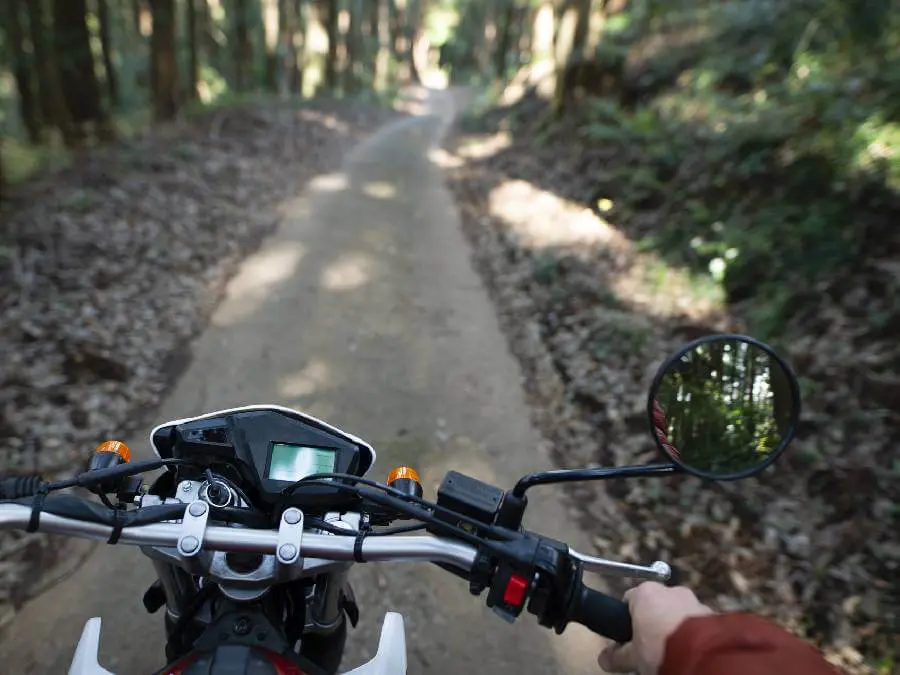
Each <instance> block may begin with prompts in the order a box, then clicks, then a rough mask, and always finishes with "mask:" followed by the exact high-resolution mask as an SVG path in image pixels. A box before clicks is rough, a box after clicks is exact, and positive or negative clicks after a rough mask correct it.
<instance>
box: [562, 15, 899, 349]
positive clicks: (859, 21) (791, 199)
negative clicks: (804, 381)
mask: <svg viewBox="0 0 900 675" xmlns="http://www.w3.org/2000/svg"><path fill="white" fill-rule="evenodd" d="M888 4H889V3H888V2H887V1H886V0H884V1H880V2H877V3H874V4H873V5H872V6H871V7H870V6H868V5H867V6H866V7H865V8H860V7H856V6H854V7H853V8H852V10H851V8H850V7H849V5H848V4H847V3H838V2H834V1H831V0H787V1H785V0H765V1H758V2H757V1H755V0H738V1H734V2H726V3H710V2H706V1H705V0H680V1H678V2H675V3H667V4H654V3H651V4H649V5H648V6H647V12H648V13H647V14H646V15H645V16H643V17H642V18H641V20H637V19H635V17H632V19H631V23H630V27H629V28H628V29H623V30H622V31H620V32H619V33H618V34H616V35H614V36H612V38H611V39H610V41H609V42H610V43H611V46H610V47H607V48H606V49H605V50H598V54H597V59H598V61H599V62H603V63H606V64H607V67H610V68H612V67H618V66H617V65H616V64H618V63H619V60H620V59H621V58H622V50H623V48H627V49H630V56H629V59H631V60H632V62H633V64H634V65H632V67H631V72H630V73H627V74H626V75H625V77H624V79H623V81H622V84H621V87H622V89H621V91H619V92H611V93H613V94H616V95H614V96H605V97H602V98H593V99H590V100H588V101H587V102H586V106H585V107H584V110H586V115H585V119H584V121H583V122H582V123H581V127H580V133H581V135H582V136H583V137H584V138H585V139H586V140H587V141H589V142H592V143H600V144H604V145H609V144H612V145H616V146H617V147H619V148H620V149H621V151H622V157H624V158H625V160H626V161H624V162H621V161H620V162H618V166H617V167H616V168H615V169H613V170H612V171H611V172H610V173H609V174H606V175H598V176H597V180H598V184H597V193H598V194H602V195H603V196H607V197H609V198H610V199H613V200H614V201H615V202H616V203H617V204H620V203H624V204H625V205H627V208H628V209H629V210H631V211H647V210H651V211H654V210H660V209H662V210H663V213H664V221H663V223H662V226H661V228H660V230H659V231H657V232H655V233H654V234H653V237H652V238H649V239H647V238H645V239H644V246H645V247H648V246H652V247H653V248H654V249H655V250H657V251H658V252H660V253H662V254H663V256H664V257H665V258H666V259H667V260H668V261H670V262H674V263H676V264H680V265H688V266H690V267H692V268H694V269H697V270H700V271H702V272H704V273H706V274H708V275H709V276H710V277H712V278H713V279H714V280H716V281H718V282H720V283H722V284H723V285H724V287H725V289H726V291H727V292H728V294H729V297H730V298H731V299H732V300H742V299H744V298H747V297H751V296H756V297H760V298H763V299H764V300H763V301H762V303H761V304H762V307H761V308H760V309H758V310H757V312H756V314H757V318H758V319H759V320H760V321H761V323H762V324H763V325H764V326H765V327H766V332H769V331H771V334H775V333H778V332H779V325H780V324H781V323H783V319H784V318H786V317H787V316H790V312H791V311H792V310H794V309H796V306H797V304H798V302H799V300H801V299H802V298H803V297H804V295H805V294H807V293H809V292H810V291H811V289H814V288H815V287H816V284H817V283H819V282H821V281H822V280H827V279H828V278H830V277H831V276H833V274H834V270H836V269H840V270H845V269H852V268H853V266H854V265H856V264H858V263H859V262H860V261H861V260H862V259H863V258H864V256H865V254H866V251H867V250H868V249H867V247H868V246H869V245H870V244H869V242H871V241H873V238H874V237H877V236H878V230H877V228H878V227H880V225H879V223H880V222H882V221H884V220H885V218H884V214H886V213H889V209H890V208H892V204H894V203H895V201H894V200H895V199H896V193H897V191H898V190H900V74H898V72H900V49H898V47H900V20H898V16H900V12H893V13H892V12H889V11H888V10H887V9H886V7H887V5H888ZM623 39H624V40H627V46H626V47H623ZM660 40H661V42H660ZM635 97H637V100H636V101H635ZM620 215H621V214H620Z"/></svg>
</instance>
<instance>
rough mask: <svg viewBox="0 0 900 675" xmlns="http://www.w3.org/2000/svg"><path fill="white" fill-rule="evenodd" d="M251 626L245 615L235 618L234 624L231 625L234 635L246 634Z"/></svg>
mask: <svg viewBox="0 0 900 675" xmlns="http://www.w3.org/2000/svg"><path fill="white" fill-rule="evenodd" d="M251 628H253V624H252V623H251V622H250V619H248V618H247V617H246V616H242V617H240V618H238V619H235V622H234V625H233V626H232V630H234V634H235V635H247V634H248V633H249V632H250V629H251Z"/></svg>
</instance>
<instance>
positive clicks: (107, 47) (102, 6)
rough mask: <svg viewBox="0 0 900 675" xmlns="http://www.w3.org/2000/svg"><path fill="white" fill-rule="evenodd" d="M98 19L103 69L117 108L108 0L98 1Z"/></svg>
mask: <svg viewBox="0 0 900 675" xmlns="http://www.w3.org/2000/svg"><path fill="white" fill-rule="evenodd" d="M38 1H39V0H38ZM97 18H98V20H99V22H100V51H101V53H102V55H103V69H104V70H105V71H106V91H107V94H108V95H109V102H110V105H112V106H113V107H114V108H117V107H119V104H120V103H121V99H120V97H119V78H118V76H117V75H116V69H115V67H114V66H113V60H112V44H111V40H110V28H109V3H108V0H97Z"/></svg>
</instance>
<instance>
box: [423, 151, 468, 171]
mask: <svg viewBox="0 0 900 675" xmlns="http://www.w3.org/2000/svg"><path fill="white" fill-rule="evenodd" d="M428 159H429V160H430V161H431V163H432V164H434V165H436V166H439V167H441V168H442V169H458V168H459V167H461V166H462V165H463V164H465V162H464V161H463V160H462V159H461V158H460V157H458V156H457V155H454V154H451V153H449V152H447V151H446V150H444V149H443V148H431V149H430V150H429V151H428Z"/></svg>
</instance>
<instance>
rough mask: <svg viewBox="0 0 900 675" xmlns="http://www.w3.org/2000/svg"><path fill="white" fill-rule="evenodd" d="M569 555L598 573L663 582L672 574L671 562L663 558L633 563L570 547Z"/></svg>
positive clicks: (588, 569)
mask: <svg viewBox="0 0 900 675" xmlns="http://www.w3.org/2000/svg"><path fill="white" fill-rule="evenodd" d="M569 555H570V556H571V557H572V558H573V559H575V560H577V561H579V562H580V563H581V564H582V566H583V568H584V569H585V570H587V571H589V572H596V573H598V574H607V575H613V576H618V577H626V578H630V579H647V580H649V581H658V582H660V583H662V584H664V583H666V582H667V581H669V579H670V578H671V576H672V567H671V566H670V565H669V563H666V562H663V561H662V560H657V561H656V562H654V563H651V564H650V565H633V564H631V563H624V562H619V561H617V560H609V559H607V558H597V557H594V556H591V555H586V554H584V553H579V552H578V551H575V550H573V549H569Z"/></svg>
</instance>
